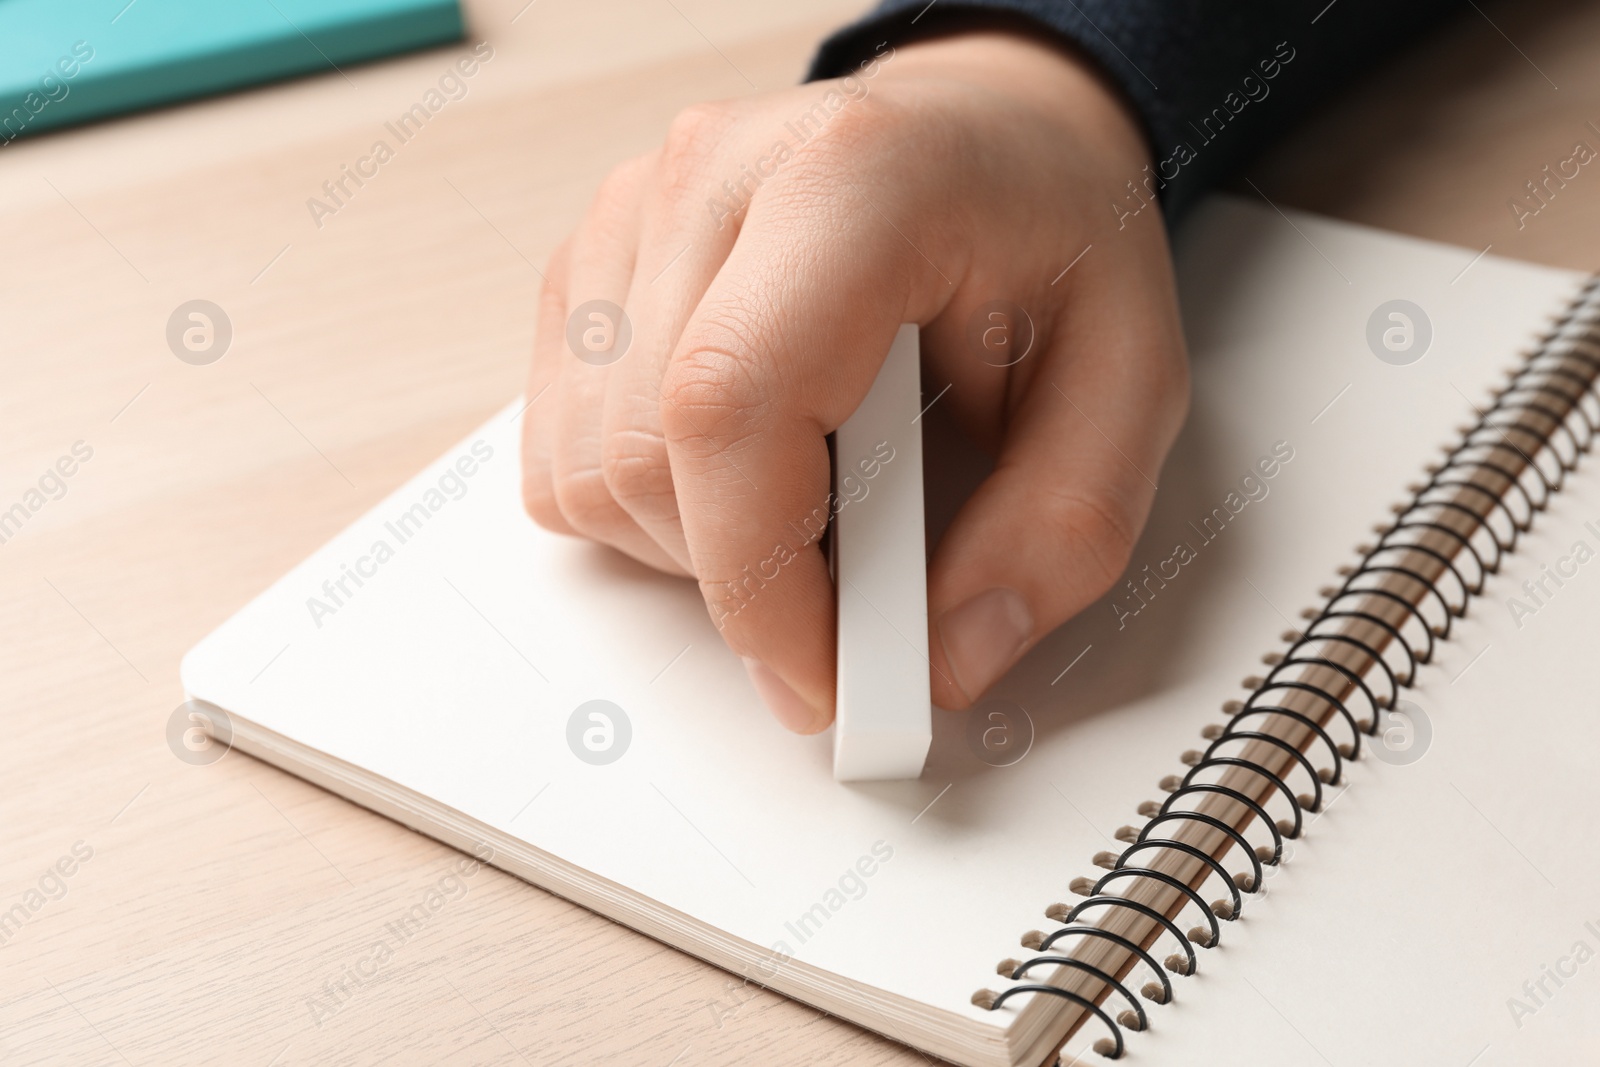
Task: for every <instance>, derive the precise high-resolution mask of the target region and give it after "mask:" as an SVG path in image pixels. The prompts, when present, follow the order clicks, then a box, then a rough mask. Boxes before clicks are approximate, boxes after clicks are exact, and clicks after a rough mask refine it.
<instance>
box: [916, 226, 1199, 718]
mask: <svg viewBox="0 0 1600 1067" xmlns="http://www.w3.org/2000/svg"><path fill="white" fill-rule="evenodd" d="M1165 255H1166V252H1165V248H1164V246H1163V247H1161V248H1158V249H1156V250H1155V253H1154V255H1149V254H1138V253H1133V254H1129V253H1127V252H1125V253H1124V254H1123V258H1122V259H1121V260H1120V261H1113V262H1111V263H1101V264H1097V266H1100V267H1102V268H1109V269H1102V270H1100V271H1093V270H1089V271H1084V272H1083V274H1082V275H1081V276H1080V277H1079V278H1078V279H1076V281H1077V283H1078V287H1077V288H1076V289H1074V290H1072V291H1070V292H1069V293H1068V295H1067V297H1066V300H1065V305H1064V306H1063V307H1062V308H1061V309H1060V310H1059V313H1058V314H1057V315H1055V316H1053V318H1054V323H1055V324H1054V329H1053V334H1052V337H1051V339H1050V344H1049V347H1048V349H1047V350H1046V351H1045V352H1044V353H1043V354H1042V356H1043V358H1042V359H1041V361H1040V364H1039V366H1037V367H1035V368H1033V369H1032V375H1031V378H1030V379H1029V380H1028V383H1027V386H1026V389H1025V392H1024V394H1023V397H1022V399H1021V402H1020V404H1019V406H1018V407H1017V409H1016V410H1015V411H1014V413H1013V414H1012V416H1011V418H1010V420H1009V422H1008V425H1007V427H1006V431H1005V436H1004V439H1003V442H1002V445H1001V450H1000V454H999V457H998V461H997V463H996V466H995V469H994V472H993V473H992V474H991V475H990V477H989V478H988V479H987V480H985V481H984V483H983V484H982V485H981V486H980V487H979V489H978V491H977V492H976V493H975V494H973V496H972V498H971V499H970V500H969V501H967V503H966V504H965V506H964V507H963V508H962V509H961V511H960V512H959V513H958V515H957V517H956V519H955V522H954V523H953V524H952V525H951V527H950V529H949V530H948V531H947V532H946V534H945V536H944V538H943V539H942V540H941V542H940V544H939V547H938V549H937V551H936V552H935V554H934V558H933V560H932V562H931V563H930V566H929V579H928V580H929V585H928V617H929V655H930V658H931V659H932V668H933V669H932V673H931V678H932V684H933V694H934V701H935V703H937V704H939V705H940V706H942V707H946V708H952V709H960V708H965V707H967V706H968V705H970V704H971V703H973V702H974V701H975V700H977V699H978V698H979V697H980V696H982V694H983V692H984V691H985V690H987V689H988V688H989V687H990V686H991V685H992V684H993V683H994V682H995V681H996V680H998V679H999V678H1000V676H1001V675H1002V674H1004V673H1005V672H1006V670H1008V669H1009V668H1010V667H1011V665H1012V664H1014V663H1015V662H1016V661H1017V660H1018V659H1019V658H1020V657H1021V656H1022V654H1023V653H1024V652H1026V651H1027V650H1028V648H1030V647H1031V646H1032V645H1033V644H1034V643H1035V642H1037V641H1038V640H1039V639H1040V638H1042V637H1043V636H1044V635H1046V634H1048V633H1049V632H1050V631H1051V630H1053V629H1054V628H1055V627H1056V626H1058V625H1060V624H1061V623H1062V622H1064V621H1066V620H1067V619H1068V618H1070V617H1071V616H1073V615H1075V614H1077V613H1078V612H1079V611H1081V610H1082V609H1083V608H1084V607H1086V606H1088V605H1089V604H1090V603H1092V602H1093V601H1094V600H1095V599H1096V598H1098V597H1099V596H1100V595H1101V594H1103V593H1104V592H1105V591H1106V590H1107V589H1109V588H1110V587H1111V585H1112V584H1113V583H1114V582H1115V581H1116V580H1117V578H1118V577H1119V576H1120V575H1121V573H1122V571H1123V568H1124V567H1125V566H1126V565H1127V562H1128V558H1129V554H1130V552H1131V551H1132V548H1133V544H1134V542H1135V540H1136V539H1137V536H1138V534H1139V531H1140V530H1141V529H1142V527H1143V526H1144V521H1145V518H1146V517H1147V516H1148V514H1149V511H1150V505H1151V501H1152V499H1153V497H1154V495H1155V488H1156V487H1155V480H1156V478H1157V476H1158V474H1159V472H1160V469H1161V463H1162V460H1163V459H1164V458H1165V456H1166V453H1167V450H1168V449H1169V448H1170V447H1171V445H1172V441H1173V439H1174V437H1175V436H1176V435H1177V431H1178V428H1179V426H1180V425H1181V423H1182V420H1183V414H1184V411H1185V409H1186V407H1187V402H1188V377H1187V362H1186V356H1185V353H1184V345H1183V337H1182V332H1181V329H1180V327H1179V324H1178V313H1177V308H1176V306H1175V303H1174V301H1173V300H1172V298H1171V289H1170V287H1168V286H1163V285H1161V284H1159V278H1160V272H1162V271H1166V270H1168V269H1169V268H1168V267H1167V266H1166V262H1165ZM1081 269H1082V268H1080V270H1081Z"/></svg>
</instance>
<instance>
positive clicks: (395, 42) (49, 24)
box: [0, 0, 464, 145]
mask: <svg viewBox="0 0 1600 1067" xmlns="http://www.w3.org/2000/svg"><path fill="white" fill-rule="evenodd" d="M463 33H464V26H463V22H462V17H461V9H460V7H459V6H458V4H457V0H227V2H225V3H222V2H218V0H0V145H4V144H9V143H10V142H11V141H13V140H16V139H17V138H18V137H22V136H26V135H28V134H34V133H41V132H43V131H45V130H51V129H56V128H58V127H61V126H69V125H73V124H75V123H80V122H87V121H89V120H91V119H99V118H105V117H107V116H110V115H118V114H123V113H125V112H129V111H136V110H140V109H143V108H149V107H155V106H158V105H161V104H168V103H172V102H174V101H178V100H187V99H190V98H193V97H197V96H205V95H208V94H211V93H220V92H225V91H228V90H231V89H239V88H243V87H245V86H249V85H257V84H260V83H262V82H268V81H276V80H278V79H282V78H290V77H295V76H298V75H303V74H314V73H317V72H319V71H324V72H331V71H334V70H337V69H340V68H342V67H344V66H346V65H348V64H354V63H360V62H362V61H364V60H370V59H376V58H379V57H381V56H387V55H393V54H395V53H399V52H405V51H410V50H413V49H418V48H426V47H428V46H431V45H438V44H445V43H448V42H450V41H456V40H459V39H460V38H461V36H462V34H463Z"/></svg>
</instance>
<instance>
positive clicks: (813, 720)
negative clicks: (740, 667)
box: [741, 656, 817, 734]
mask: <svg viewBox="0 0 1600 1067" xmlns="http://www.w3.org/2000/svg"><path fill="white" fill-rule="evenodd" d="M741 658H742V659H743V660H744V669H745V670H746V671H748V672H750V681H751V682H753V683H755V687H756V693H757V695H759V696H760V697H761V700H762V703H764V704H766V706H767V708H768V709H769V710H771V712H772V714H773V716H774V717H775V718H777V720H778V721H779V722H781V723H783V725H784V726H785V727H787V728H788V729H790V730H793V731H794V732H795V733H797V734H813V733H816V732H817V712H816V709H815V708H813V707H812V706H811V705H810V704H807V703H806V702H805V701H804V700H802V699H801V697H800V694H799V693H796V692H795V691H794V690H793V689H792V688H790V686H789V683H788V682H786V681H784V680H783V679H782V678H779V677H778V674H777V672H776V671H774V670H773V669H772V668H771V667H768V666H767V665H766V664H765V663H762V662H761V661H760V660H758V659H752V658H751V657H749V656H744V657H741Z"/></svg>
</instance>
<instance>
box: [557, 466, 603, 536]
mask: <svg viewBox="0 0 1600 1067" xmlns="http://www.w3.org/2000/svg"><path fill="white" fill-rule="evenodd" d="M554 485H555V502H556V506H557V507H558V508H559V509H560V511H561V515H562V517H563V518H564V519H565V520H566V521H567V523H568V524H569V525H570V526H571V527H572V528H573V529H575V530H578V531H579V532H581V533H586V534H591V535H593V534H595V533H598V532H600V531H603V530H607V529H609V528H611V527H612V526H613V525H615V519H616V514H617V511H618V508H617V503H616V501H615V500H613V499H612V498H611V493H610V491H609V490H608V489H607V488H606V484H605V479H604V477H603V476H602V475H601V473H600V471H598V470H579V471H565V472H562V473H560V474H557V475H556V477H555V483H554Z"/></svg>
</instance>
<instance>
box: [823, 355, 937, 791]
mask: <svg viewBox="0 0 1600 1067" xmlns="http://www.w3.org/2000/svg"><path fill="white" fill-rule="evenodd" d="M919 355H920V352H919V346H918V343H917V327H916V326H915V325H906V326H902V327H900V332H899V333H898V334H896V335H895V339H894V344H893V345H892V346H891V347H890V349H889V356H888V358H887V359H885V360H884V361H883V368H882V369H881V370H880V371H879V372H878V380H877V381H876V382H874V383H873V386H872V389H871V390H870V391H869V392H868V393H867V397H866V399H865V400H863V401H862V402H861V407H860V408H858V409H857V410H856V412H855V414H853V415H851V416H850V418H848V419H846V420H845V423H844V425H843V426H840V427H839V429H838V430H837V431H836V432H835V434H834V464H833V469H834V492H835V493H836V494H837V499H838V513H837V514H836V515H835V517H834V525H833V572H834V582H835V585H836V586H837V588H838V595H839V681H838V685H839V689H838V720H837V722H836V724H835V726H834V735H833V776H834V778H836V779H838V780H839V781H841V782H856V781H871V780H882V779H890V778H917V777H920V776H921V774H922V765H923V763H924V762H926V760H927V758H928V747H929V746H930V745H931V744H932V743H933V703H932V695H931V693H930V692H929V686H928V670H929V668H928V578H927V549H926V547H925V545H924V541H923V537H924V533H923V510H922V423H921V413H922V374H921V368H920V367H919V366H918V360H919Z"/></svg>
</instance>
